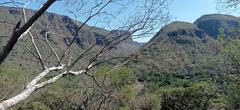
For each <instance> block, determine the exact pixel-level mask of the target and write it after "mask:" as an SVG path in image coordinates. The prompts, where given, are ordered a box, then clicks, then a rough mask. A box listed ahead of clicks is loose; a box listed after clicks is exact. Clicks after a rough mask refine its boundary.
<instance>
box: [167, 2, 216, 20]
mask: <svg viewBox="0 0 240 110" xmlns="http://www.w3.org/2000/svg"><path fill="white" fill-rule="evenodd" d="M169 9H170V10H169V11H170V14H171V15H172V17H173V20H180V21H186V22H194V21H195V20H196V19H197V18H199V17H200V16H202V15H204V14H213V13H217V10H216V1H215V0H173V1H172V3H171V5H170V8H169Z"/></svg>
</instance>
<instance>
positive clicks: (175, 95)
mask: <svg viewBox="0 0 240 110" xmlns="http://www.w3.org/2000/svg"><path fill="white" fill-rule="evenodd" d="M214 91H215V89H214V88H213V86H211V85H210V84H209V83H207V82H200V83H197V84H194V85H192V86H191V87H187V88H163V90H161V92H162V94H163V95H162V96H161V109H162V110H195V109H199V110H206V109H207V108H208V106H209V104H210V99H211V98H212V97H213V96H214V95H215V92H214Z"/></svg>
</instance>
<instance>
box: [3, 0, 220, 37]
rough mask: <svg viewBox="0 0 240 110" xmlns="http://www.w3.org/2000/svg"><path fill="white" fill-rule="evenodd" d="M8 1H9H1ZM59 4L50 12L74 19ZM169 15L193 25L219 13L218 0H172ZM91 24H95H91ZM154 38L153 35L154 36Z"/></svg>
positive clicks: (174, 19)
mask: <svg viewBox="0 0 240 110" xmlns="http://www.w3.org/2000/svg"><path fill="white" fill-rule="evenodd" d="M1 1H8V0H1ZM60 3H61V2H60ZM40 5H41V4H29V6H28V7H30V8H31V7H35V8H36V7H40ZM60 6H62V5H59V3H56V4H54V5H53V6H51V7H50V9H49V10H48V11H50V12H54V13H58V14H61V15H68V16H70V17H72V18H73V16H72V15H70V14H69V13H67V12H66V10H65V11H64V8H63V7H60ZM114 8H116V7H114V6H113V7H108V8H107V9H110V10H111V9H114ZM169 13H170V16H171V18H172V19H171V21H176V20H177V21H186V22H191V23H193V22H194V21H195V20H196V19H197V18H199V17H201V16H202V15H204V14H213V13H217V10H216V0H172V1H171V4H170V6H169ZM89 24H90V25H91V24H94V23H93V22H91V21H90V22H89ZM152 36H153V35H152ZM152 36H149V37H147V38H141V39H135V40H136V41H138V42H147V41H148V40H149V39H151V37H152Z"/></svg>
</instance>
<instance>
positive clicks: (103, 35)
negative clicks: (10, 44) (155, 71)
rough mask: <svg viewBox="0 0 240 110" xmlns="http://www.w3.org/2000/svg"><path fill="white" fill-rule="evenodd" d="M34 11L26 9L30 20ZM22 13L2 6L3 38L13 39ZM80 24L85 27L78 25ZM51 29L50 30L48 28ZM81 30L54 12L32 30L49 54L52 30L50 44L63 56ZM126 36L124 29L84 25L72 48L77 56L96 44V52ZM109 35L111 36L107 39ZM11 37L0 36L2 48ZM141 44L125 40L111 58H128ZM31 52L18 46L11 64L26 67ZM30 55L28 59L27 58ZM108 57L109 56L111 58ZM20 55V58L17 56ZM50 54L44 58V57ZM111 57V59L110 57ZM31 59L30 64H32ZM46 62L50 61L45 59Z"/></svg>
mask: <svg viewBox="0 0 240 110" xmlns="http://www.w3.org/2000/svg"><path fill="white" fill-rule="evenodd" d="M34 12H35V11H34V10H30V9H26V13H27V14H26V15H27V17H28V18H30V17H31V16H32V15H33V14H34ZM22 17H23V15H22V10H20V9H17V8H13V7H3V6H0V36H10V35H11V33H12V29H13V27H14V26H15V24H16V23H17V22H18V21H19V20H21V21H22V22H23V20H22ZM22 24H23V23H22ZM79 24H82V23H81V22H79ZM47 26H48V28H46V27H47ZM77 27H78V25H77V21H76V20H73V19H71V18H69V17H67V16H62V15H57V14H54V13H48V12H46V13H45V14H43V15H42V16H41V17H40V18H39V20H38V21H37V22H36V23H35V24H34V26H33V27H32V29H31V32H32V33H33V35H34V37H35V40H36V42H37V45H39V47H40V51H41V52H42V53H43V54H46V53H47V52H46V51H47V50H48V49H47V48H48V46H47V44H46V43H45V33H46V31H50V32H51V33H53V34H50V35H49V41H50V43H51V44H52V45H53V47H54V48H55V49H57V51H58V52H59V53H62V52H63V50H64V48H65V47H66V46H67V45H68V44H69V43H70V42H71V40H72V39H73V36H74V33H75V30H76V28H77ZM122 33H126V31H123V30H110V31H109V30H105V29H102V28H99V27H94V26H89V25H85V26H84V27H83V28H82V29H81V30H80V32H79V35H78V36H77V39H76V41H75V43H74V45H73V49H72V51H74V52H75V53H81V52H83V51H84V50H86V49H87V48H89V47H90V46H91V45H92V44H94V43H97V46H96V47H95V49H93V50H95V51H97V50H99V49H100V48H102V47H103V46H105V45H106V44H107V43H108V42H109V40H108V39H109V37H117V36H119V34H122ZM107 35H110V36H108V38H107ZM8 39H9V37H0V45H1V46H4V45H5V44H6V42H7V40H8ZM28 39H29V37H24V38H23V39H21V40H23V41H25V40H28ZM26 45H27V46H30V45H31V43H29V44H28V43H26ZM140 45H141V44H139V43H137V42H135V41H133V40H132V38H131V37H130V38H128V39H127V40H126V41H124V42H122V43H121V44H119V45H118V46H116V47H115V48H114V49H113V50H112V51H110V53H108V55H110V56H119V55H121V56H126V55H130V54H133V53H135V52H136V51H137V49H138V47H140ZM26 53H28V52H27V51H26V50H25V49H24V47H21V45H17V46H16V47H15V49H14V51H13V52H11V55H10V57H9V58H8V60H9V62H12V63H15V62H16V61H17V62H18V63H17V64H19V65H20V64H22V63H23V64H26V63H27V62H26V60H25V59H31V60H32V59H33V58H32V57H33V56H31V55H29V54H26ZM28 55H29V56H28ZM108 55H107V56H108ZM15 56H17V57H15ZM46 56H48V55H45V57H46ZM110 56H108V57H110ZM19 58H21V59H20V60H19ZM31 60H29V63H28V64H29V65H30V64H31V63H32V61H31ZM46 60H47V59H46Z"/></svg>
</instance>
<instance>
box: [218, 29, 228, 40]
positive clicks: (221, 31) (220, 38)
mask: <svg viewBox="0 0 240 110" xmlns="http://www.w3.org/2000/svg"><path fill="white" fill-rule="evenodd" d="M225 37H226V36H225V33H224V29H223V28H222V27H221V28H219V29H218V36H217V41H218V42H219V43H220V44H222V43H223V42H224V38H225Z"/></svg>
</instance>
